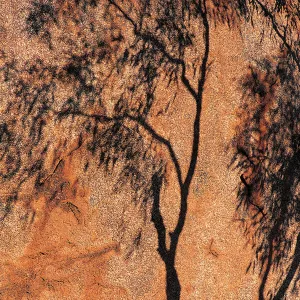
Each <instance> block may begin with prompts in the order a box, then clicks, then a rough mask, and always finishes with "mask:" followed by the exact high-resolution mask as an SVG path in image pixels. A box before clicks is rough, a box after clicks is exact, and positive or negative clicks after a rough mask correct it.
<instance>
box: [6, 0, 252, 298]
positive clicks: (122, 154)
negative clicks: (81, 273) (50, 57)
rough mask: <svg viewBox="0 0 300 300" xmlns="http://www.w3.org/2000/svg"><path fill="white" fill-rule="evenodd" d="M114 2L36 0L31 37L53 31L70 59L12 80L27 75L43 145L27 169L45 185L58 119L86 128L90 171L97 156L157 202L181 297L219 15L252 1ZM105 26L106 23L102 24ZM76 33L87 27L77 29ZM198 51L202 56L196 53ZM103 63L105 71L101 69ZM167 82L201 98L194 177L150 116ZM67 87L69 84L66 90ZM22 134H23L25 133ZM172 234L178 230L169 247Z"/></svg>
mask: <svg viewBox="0 0 300 300" xmlns="http://www.w3.org/2000/svg"><path fill="white" fill-rule="evenodd" d="M206 2H207V3H208V4H209V5H206ZM41 3H43V4H41ZM104 3H105V4H104V5H103V6H102V7H101V8H103V11H105V13H104V16H103V19H101V18H98V17H99V16H97V17H94V15H93V13H95V14H96V13H99V10H98V11H97V12H96V6H98V5H99V6H100V5H101V3H100V2H99V3H98V2H96V1H94V0H78V1H77V0H76V1H73V0H63V1H58V0H52V1H50V0H49V1H45V2H40V1H32V5H31V8H30V10H29V12H28V17H27V19H26V22H27V26H28V27H27V31H28V33H29V34H30V36H36V37H38V38H40V39H41V40H46V42H47V44H48V46H49V48H50V49H51V50H52V51H54V54H56V53H59V55H60V63H59V64H56V62H54V66H50V65H49V66H48V65H45V63H44V62H42V61H39V62H37V61H30V62H28V68H25V70H24V72H25V73H26V74H25V75H26V76H24V77H25V78H26V77H29V78H31V79H32V82H29V83H25V82H24V81H22V77H23V76H20V75H22V74H15V76H14V77H15V79H14V80H12V82H13V84H14V85H16V84H15V83H18V85H17V87H18V88H16V91H15V96H16V98H17V101H16V103H15V104H14V105H15V106H16V110H17V111H18V113H19V117H20V118H22V119H24V120H25V119H26V116H27V117H28V118H27V121H26V120H25V121H26V122H24V124H23V125H24V127H23V129H24V131H26V133H27V131H29V132H32V134H29V136H28V139H26V142H27V144H28V145H35V147H36V148H34V149H31V150H28V153H26V155H24V156H26V159H25V160H23V162H22V164H23V166H24V167H25V169H26V170H28V168H27V166H30V170H31V171H30V174H32V175H30V176H32V177H33V176H36V180H35V183H36V186H39V185H41V183H42V182H43V178H49V176H47V172H46V171H45V170H44V163H43V162H44V160H43V158H44V156H45V155H44V156H43V155H41V156H39V153H44V154H45V153H48V151H49V145H51V144H52V145H53V140H51V137H50V138H49V136H48V135H45V134H43V129H44V128H45V127H46V125H48V122H49V120H52V121H53V122H54V123H55V124H61V125H63V128H64V131H65V133H67V134H68V135H69V136H74V135H76V136H78V137H79V142H78V147H80V146H82V145H85V146H86V149H87V150H88V151H90V153H91V156H90V157H88V159H87V161H86V163H85V170H86V169H87V168H88V166H89V162H90V161H91V160H93V161H94V162H96V163H97V164H98V166H99V168H100V167H102V168H103V170H104V171H105V172H106V174H109V175H115V174H116V176H115V177H116V181H117V184H116V186H115V191H116V192H117V191H119V190H120V189H122V188H126V187H128V186H129V187H130V190H131V191H132V193H133V195H132V199H131V200H132V202H133V203H134V204H135V205H136V206H137V207H138V208H139V209H140V211H141V212H142V213H143V214H144V218H145V220H147V215H146V214H145V212H146V211H147V209H148V208H149V204H152V205H153V206H152V215H151V219H152V222H153V223H154V225H155V228H156V231H157V236H158V252H159V255H160V257H161V258H162V260H163V262H164V264H165V267H166V293H167V298H168V299H169V300H176V299H180V294H181V286H180V281H179V278H178V274H177V270H176V267H175V259H176V251H177V247H178V243H179V238H180V236H181V233H182V231H183V228H184V225H185V220H186V216H187V211H188V196H189V190H190V186H191V182H192V179H193V176H194V174H195V170H196V164H197V159H198V155H199V144H200V120H201V112H202V101H203V94H204V86H205V82H206V77H207V71H208V67H209V61H208V59H209V52H210V20H215V21H216V22H217V23H218V22H223V23H224V22H225V23H228V24H233V23H234V22H238V20H239V16H240V15H241V14H245V13H246V7H245V6H244V4H243V1H238V2H236V1H233V2H232V1H230V2H229V3H230V5H229V6H227V5H226V3H227V1H226V0H224V1H222V5H219V4H218V3H217V4H218V5H217V4H216V5H215V3H216V2H215V1H213V4H212V3H210V2H209V1H205V0H203V1H185V0H156V1H144V2H142V3H141V4H140V5H136V4H137V3H136V1H132V2H128V3H127V4H124V2H123V1H114V0H107V2H104ZM236 3H237V4H238V6H235V5H236ZM62 4H64V5H62ZM216 7H217V8H216ZM228 7H230V9H229V11H230V14H229V15H228ZM94 8H95V11H94ZM215 8H216V9H215ZM236 16H237V18H236ZM99 19H101V20H100V22H99ZM97 20H98V23H95V22H96V21H97ZM119 23H121V24H119ZM70 24H71V25H70ZM119 25H120V26H119ZM71 26H73V28H72V30H70V27H71ZM118 26H119V27H120V28H119V27H118ZM97 27H99V28H101V29H102V27H103V28H104V29H103V30H98V31H97ZM122 27H123V28H122ZM74 29H75V30H74ZM53 30H54V31H55V34H52V31H53ZM74 32H75V33H78V32H79V34H77V35H76V34H75V35H74V34H73V33H74ZM115 32H117V34H116V33H115ZM199 33H201V34H199ZM105 34H107V35H105ZM109 35H110V37H108V36H109ZM56 48H58V49H56ZM61 49H64V50H65V51H61ZM191 50H192V52H193V55H190V53H191ZM55 51H57V52H55ZM97 70H101V72H100V73H101V74H100V75H99V72H98V73H97ZM128 70H129V71H128ZM102 71H103V72H102ZM105 71H107V72H106V73H105ZM40 73H41V74H43V76H44V75H45V78H44V77H42V78H40V79H41V80H40V79H39V78H38V80H37V82H38V84H36V85H35V79H36V78H35V77H34V76H33V75H35V74H37V75H38V77H39V74H40ZM49 73H50V74H49ZM47 74H48V75H47ZM23 75H24V74H23ZM41 81H42V83H41ZM43 82H48V85H49V86H48V85H47V84H45V83H43ZM49 82H50V83H49ZM109 83H110V84H109ZM165 83H167V87H168V88H169V87H170V89H171V88H173V89H174V94H175V96H176V93H177V92H176V91H177V90H179V89H181V88H182V87H183V88H184V89H185V91H186V92H187V95H188V96H189V97H188V98H189V100H191V103H189V104H187V105H186V106H187V107H189V106H190V104H191V105H194V107H195V109H193V111H194V116H195V117H194V120H193V125H192V128H191V136H192V138H191V139H192V142H191V154H190V157H189V162H188V166H187V171H186V175H185V176H183V174H182V173H183V172H182V169H181V166H180V163H179V161H178V159H177V155H176V153H175V151H174V149H173V146H172V144H171V142H170V141H169V140H168V139H166V138H165V137H163V136H162V135H160V134H159V133H158V132H157V131H156V130H155V129H154V128H153V127H152V126H151V125H150V124H149V123H148V121H149V117H153V115H154V113H153V111H154V106H155V105H154V104H157V103H156V100H157V97H156V95H157V94H156V91H157V87H158V86H159V85H161V87H163V86H164V85H165ZM41 84H42V89H41V86H40V85H41ZM163 84H164V85H163ZM59 89H64V93H62V92H61V90H59ZM115 90H118V93H116V94H117V95H116V96H114V97H113V96H111V91H115ZM105 91H106V93H105ZM107 91H109V93H108V92H107ZM62 94H63V95H62ZM107 95H109V96H107ZM105 98H108V99H105ZM170 101H171V100H170ZM107 102H110V105H111V106H112V109H111V112H110V113H108V112H107V110H106V106H105V104H107ZM167 102H168V101H167ZM166 104H167V105H168V104H169V103H166ZM9 107H11V104H9ZM10 109H11V108H10ZM8 111H10V112H11V110H8ZM14 113H15V114H16V111H14ZM20 122H21V121H20ZM32 124H37V127H36V126H33V127H32ZM39 126H40V127H39ZM31 128H32V129H31ZM39 128H42V129H41V130H40V129H39ZM19 137H21V140H22V136H21V135H20V134H19ZM149 137H150V138H149ZM83 140H84V142H83ZM22 141H24V139H23V140H22ZM68 143H69V140H68V138H66V139H65V140H64V142H63V143H62V145H61V144H59V149H56V150H57V157H56V158H57V161H58V162H57V161H56V162H54V164H53V165H54V171H55V169H56V167H55V166H57V165H58V164H57V163H59V161H60V160H61V159H62V157H63V154H62V151H61V150H62V149H65V148H66V147H67V146H68ZM157 145H160V146H161V147H162V148H163V149H164V150H166V151H165V152H166V153H164V155H163V158H161V157H160V155H158V153H156V151H155V150H154V149H155V148H156V147H157ZM61 148H62V149H61ZM41 149H42V150H41ZM33 150H34V151H33ZM40 150H41V151H40ZM32 153H34V155H32ZM37 158H38V159H37ZM167 160H170V163H171V164H173V166H174V169H175V172H176V175H177V181H178V185H179V189H180V205H179V206H180V210H179V215H178V217H177V222H176V225H175V228H174V230H173V231H172V232H170V233H167V232H166V226H165V224H164V220H163V217H162V215H161V210H160V207H161V205H160V203H161V199H160V190H161V186H162V180H163V178H164V176H165V165H166V163H167V162H166V161H167ZM167 234H169V235H170V246H169V247H167V237H166V235H167ZM140 238H141V231H139V233H138V236H137V237H136V239H135V240H134V243H135V244H136V245H138V244H139V242H138V240H140Z"/></svg>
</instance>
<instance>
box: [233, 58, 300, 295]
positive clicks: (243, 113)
mask: <svg viewBox="0 0 300 300" xmlns="http://www.w3.org/2000/svg"><path fill="white" fill-rule="evenodd" d="M241 84H242V88H243V90H244V99H243V101H242V104H241V107H240V110H239V120H240V124H239V125H238V126H237V128H236V135H235V138H234V140H233V147H234V149H235V154H234V156H233V159H232V162H231V164H232V165H235V168H237V169H238V170H239V171H240V172H241V173H242V175H241V183H240V185H239V189H238V201H239V202H238V206H237V213H238V214H239V215H240V216H241V217H242V218H243V222H244V224H243V226H244V229H245V234H246V235H247V236H248V237H249V240H250V243H251V244H252V245H253V248H254V249H255V258H254V259H253V261H252V262H251V263H250V265H249V267H248V269H247V271H248V270H249V269H250V268H251V267H252V268H253V269H255V268H257V267H258V268H259V269H260V273H261V274H262V278H261V283H260V287H259V299H261V300H262V299H265V297H266V293H265V290H266V288H267V285H268V293H267V295H268V296H269V297H271V298H272V299H273V298H274V299H282V298H283V297H284V296H285V295H286V292H287V290H288V288H289V286H290V284H291V282H292V281H293V280H295V278H296V277H297V272H299V229H300V228H299V220H300V209H299V208H300V203H299V174H300V160H299V156H300V132H299V113H300V105H299V96H300V89H299V75H298V72H297V65H295V63H294V62H293V60H292V58H291V57H289V56H288V55H286V53H284V54H282V55H281V56H279V57H275V58H272V59H263V60H261V61H257V62H256V63H255V65H251V66H250V67H249V72H248V74H247V75H245V76H244V78H243V79H242V81H241ZM293 249H295V250H294V252H293V253H292V251H293ZM289 260H290V261H291V263H290V267H289V269H288V268H287V265H288V262H289ZM287 269H288V271H287V274H285V273H286V270H287ZM271 272H273V273H274V272H276V275H277V276H276V277H277V284H276V287H273V288H272V287H270V283H269V282H268V279H269V277H270V276H269V275H270V274H271ZM274 290H275V291H276V290H277V292H274Z"/></svg>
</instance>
